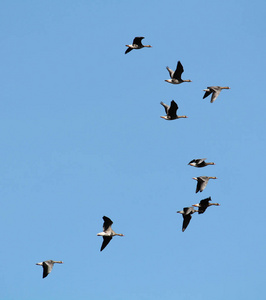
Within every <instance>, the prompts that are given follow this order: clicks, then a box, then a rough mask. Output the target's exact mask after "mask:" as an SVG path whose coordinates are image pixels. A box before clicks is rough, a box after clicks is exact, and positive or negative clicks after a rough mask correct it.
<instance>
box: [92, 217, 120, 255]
mask: <svg viewBox="0 0 266 300" xmlns="http://www.w3.org/2000/svg"><path fill="white" fill-rule="evenodd" d="M103 220H104V223H103V232H100V233H97V235H98V236H102V237H103V243H102V247H101V250H100V251H102V250H103V249H104V248H105V247H106V246H107V245H108V244H109V242H110V241H111V239H112V237H113V236H115V235H118V236H124V235H123V234H122V233H115V232H114V231H113V229H112V228H111V225H112V224H113V221H112V220H111V219H109V218H108V217H106V216H103Z"/></svg>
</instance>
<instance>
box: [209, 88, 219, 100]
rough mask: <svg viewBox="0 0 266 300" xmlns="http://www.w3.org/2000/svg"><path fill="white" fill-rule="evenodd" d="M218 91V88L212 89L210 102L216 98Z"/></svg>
mask: <svg viewBox="0 0 266 300" xmlns="http://www.w3.org/2000/svg"><path fill="white" fill-rule="evenodd" d="M220 93H221V90H220V89H213V93H212V98H211V103H213V102H214V101H215V100H216V98H217V97H218V96H219V94H220Z"/></svg>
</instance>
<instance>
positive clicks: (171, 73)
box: [166, 67, 174, 78]
mask: <svg viewBox="0 0 266 300" xmlns="http://www.w3.org/2000/svg"><path fill="white" fill-rule="evenodd" d="M166 69H167V70H168V72H169V76H170V77H171V78H173V76H174V71H173V70H171V69H170V68H169V67H166Z"/></svg>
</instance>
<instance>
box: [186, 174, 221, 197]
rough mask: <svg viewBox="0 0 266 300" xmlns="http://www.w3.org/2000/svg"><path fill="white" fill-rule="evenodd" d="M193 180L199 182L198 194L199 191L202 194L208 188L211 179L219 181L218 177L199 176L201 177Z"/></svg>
mask: <svg viewBox="0 0 266 300" xmlns="http://www.w3.org/2000/svg"><path fill="white" fill-rule="evenodd" d="M192 179H195V180H197V181H198V182H197V188H196V193H197V192H198V191H200V192H202V191H203V190H204V189H205V188H206V186H207V183H208V181H209V179H217V177H211V176H210V177H209V176H199V177H193V178H192Z"/></svg>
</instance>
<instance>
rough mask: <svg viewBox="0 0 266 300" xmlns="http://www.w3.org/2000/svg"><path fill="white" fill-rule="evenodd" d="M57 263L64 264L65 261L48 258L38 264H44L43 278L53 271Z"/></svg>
mask: <svg viewBox="0 0 266 300" xmlns="http://www.w3.org/2000/svg"><path fill="white" fill-rule="evenodd" d="M55 263H57V264H62V263H63V262H62V261H55V260H51V259H50V260H46V261H43V262H39V263H37V264H36V265H38V266H42V267H43V274H42V278H45V277H46V276H47V275H48V274H50V273H51V271H52V269H53V266H54V264H55Z"/></svg>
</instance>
